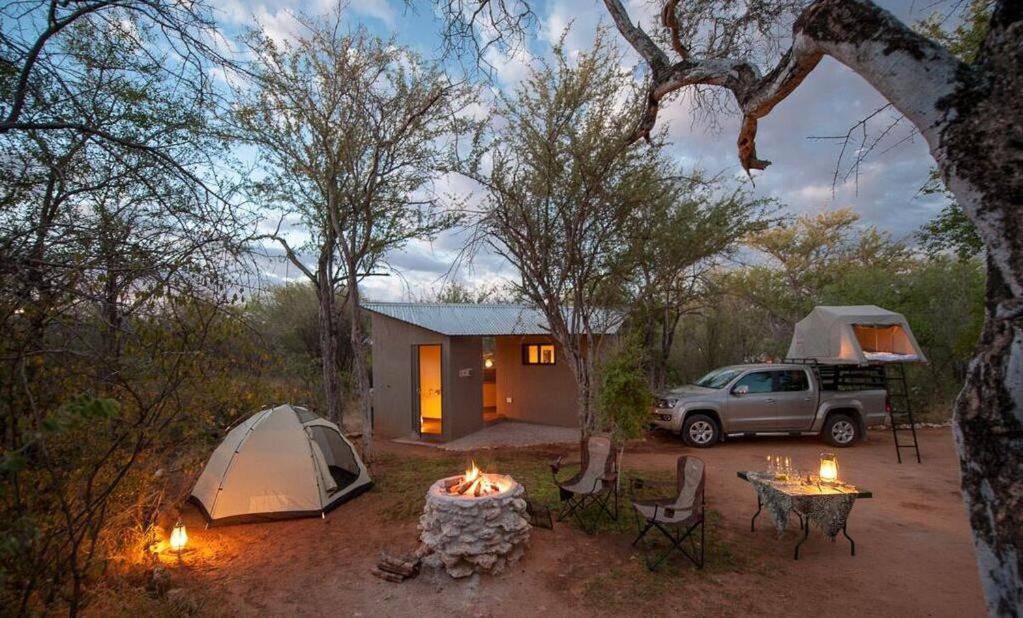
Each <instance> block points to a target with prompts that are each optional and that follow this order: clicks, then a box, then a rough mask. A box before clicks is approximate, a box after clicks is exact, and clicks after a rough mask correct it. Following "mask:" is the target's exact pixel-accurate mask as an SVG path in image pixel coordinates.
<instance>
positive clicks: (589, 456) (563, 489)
mask: <svg viewBox="0 0 1023 618" xmlns="http://www.w3.org/2000/svg"><path fill="white" fill-rule="evenodd" d="M580 451H581V461H580V462H579V472H578V473H576V475H575V476H573V477H572V478H570V479H567V480H565V481H559V480H558V472H560V471H561V468H562V466H565V465H567V464H569V463H570V462H566V461H565V460H564V457H565V456H564V455H562V456H560V457H558V458H557V459H556V460H554V461H553V462H552V463H551V474H552V475H553V477H554V484H555V485H557V486H558V491H559V494H560V497H561V502H562V506H561V511H560V512H559V513H558V521H562V520H564V519H565V518H566V517H568V516H569V515H571V516H573V517H575V519H576V521H577V522H579V526H580V527H581V528H582V529H583V530H584V531H585V532H586V533H587V534H593V533H594V532H595V531H596V523H594V524H593V526H591V527H588V526H587V525H586V522H585V521H584V520H583V518H582V513H583V512H584V511H586V510H587V509H588V508H590V507H593V506H596V507H598V508H599V509H600V512H602V513H604V514H606V515H607V516H608V517H610V518H611V519H613V520H616V521H617V520H618V456H617V453H616V452H615V449H614V446H613V445H612V444H611V438H610V437H609V436H590V437H589V439H587V440H583V441H582V442H581V443H580Z"/></svg>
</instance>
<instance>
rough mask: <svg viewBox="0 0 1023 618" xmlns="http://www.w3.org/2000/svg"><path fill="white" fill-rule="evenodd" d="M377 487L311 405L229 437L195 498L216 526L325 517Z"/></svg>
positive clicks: (257, 418)
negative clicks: (336, 508)
mask: <svg viewBox="0 0 1023 618" xmlns="http://www.w3.org/2000/svg"><path fill="white" fill-rule="evenodd" d="M372 484H373V482H372V481H371V480H370V478H369V472H367V471H366V466H365V465H363V463H362V460H360V459H359V456H358V454H357V453H356V452H355V449H354V448H353V447H352V444H351V442H349V441H348V440H347V439H346V438H345V437H344V436H343V435H342V434H341V431H340V430H339V429H338V426H337V425H335V424H334V423H331V422H330V421H328V420H326V419H324V418H322V417H320V416H318V415H316V414H314V413H313V412H310V411H309V410H307V409H305V408H302V407H298V406H290V405H282V406H277V407H275V408H270V409H268V410H263V411H261V412H257V413H255V414H253V415H252V416H250V417H249V418H248V419H246V420H245V421H243V422H241V423H239V424H238V425H236V426H235V427H234V428H233V429H232V430H231V431H230V432H228V434H227V436H226V437H225V438H224V441H223V442H221V443H220V445H219V446H217V448H216V450H214V451H213V454H212V455H211V456H210V459H209V462H207V463H206V468H205V469H203V471H202V474H200V475H199V480H197V481H196V483H195V487H194V488H193V489H192V496H191V498H192V500H194V501H195V502H197V503H198V504H199V506H200V507H201V508H202V510H203V512H204V514H205V515H206V518H207V519H208V520H209V522H210V523H211V524H223V523H241V522H245V521H260V520H266V519H282V518H288V517H303V516H309V515H320V514H322V513H325V512H327V511H329V510H331V509H333V508H335V507H337V506H338V505H340V504H341V503H342V502H344V501H345V500H348V499H350V498H353V497H355V496H357V495H359V494H360V493H362V492H363V491H366V490H367V489H369V488H370V487H371V486H372Z"/></svg>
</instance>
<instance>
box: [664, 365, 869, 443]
mask: <svg viewBox="0 0 1023 618" xmlns="http://www.w3.org/2000/svg"><path fill="white" fill-rule="evenodd" d="M779 372H780V373H779ZM712 374H718V379H717V380H709V381H708V380H707V379H706V377H705V378H704V379H703V380H704V381H705V382H708V383H712V384H713V387H708V386H697V385H688V386H683V387H681V388H677V389H673V390H670V391H667V392H665V393H662V394H661V396H660V397H658V398H657V400H656V401H655V407H654V409H653V411H652V421H653V424H654V425H656V426H657V427H661V428H663V429H667V430H668V431H671V432H674V433H680V432H681V431H682V427H683V424H684V423H685V420H686V417H687V416H689V415H692V414H697V413H701V414H704V415H706V416H709V417H711V418H712V419H714V420H715V421H716V422H717V424H718V427H719V429H720V434H721V435H722V436H726V435H735V434H761V433H762V434H770V433H788V434H819V433H820V432H821V430H822V428H823V427H824V424H825V422H826V421H827V419H828V416H829V415H831V414H834V413H841V414H844V415H846V416H848V417H850V418H852V419H854V421H855V422H856V424H857V425H858V426H859V429H860V431H859V432H857V433H858V435H859V436H861V437H862V436H864V435H866V432H865V431H864V430H865V429H866V427H867V426H870V425H876V424H880V423H881V422H883V421H884V418H885V414H886V396H887V395H886V392H885V391H884V389H871V390H858V391H822V390H821V388H820V382H819V379H818V376H817V373H816V372H815V371H814V370H813V369H812V368H811V367H810V366H808V365H799V364H757V365H734V366H731V367H722V368H721V369H718V370H716V371H715V372H712ZM710 375H711V374H708V376H710ZM780 377H781V378H783V379H779V378H780ZM779 385H780V387H779ZM751 386H752V388H750V387H751Z"/></svg>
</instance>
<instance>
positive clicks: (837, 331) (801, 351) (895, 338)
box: [788, 305, 927, 364]
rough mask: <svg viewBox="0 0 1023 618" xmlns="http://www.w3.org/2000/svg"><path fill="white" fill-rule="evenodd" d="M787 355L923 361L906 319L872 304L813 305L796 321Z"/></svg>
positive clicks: (818, 358)
mask: <svg viewBox="0 0 1023 618" xmlns="http://www.w3.org/2000/svg"><path fill="white" fill-rule="evenodd" d="M788 358H800V359H813V360H816V361H818V362H821V363H834V364H864V363H876V362H909V361H922V362H926V361H927V359H926V358H925V357H924V353H923V352H922V351H921V350H920V346H919V345H918V344H917V342H916V338H915V337H913V331H912V330H910V328H909V323H908V322H907V321H906V318H905V317H903V316H902V314H899V313H895V312H894V311H888V310H887V309H882V308H881V307H876V306H874V305H852V306H842V307H824V306H821V307H815V308H814V309H813V311H811V312H810V313H809V314H808V315H807V316H806V317H805V318H803V319H802V320H800V321H799V322H798V323H796V328H795V330H794V332H793V335H792V343H791V344H790V345H789V353H788Z"/></svg>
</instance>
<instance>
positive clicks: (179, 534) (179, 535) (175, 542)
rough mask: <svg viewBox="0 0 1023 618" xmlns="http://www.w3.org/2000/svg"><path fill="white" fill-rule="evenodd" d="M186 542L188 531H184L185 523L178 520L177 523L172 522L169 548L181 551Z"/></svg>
mask: <svg viewBox="0 0 1023 618" xmlns="http://www.w3.org/2000/svg"><path fill="white" fill-rule="evenodd" d="M187 544H188V532H186V531H185V524H183V523H181V520H180V519H179V520H178V523H176V524H174V529H173V530H171V535H170V548H171V550H172V551H174V552H177V553H179V554H180V553H181V552H182V551H184V549H185V545H187Z"/></svg>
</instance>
